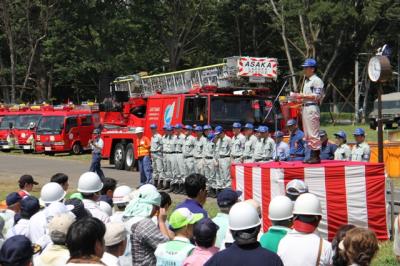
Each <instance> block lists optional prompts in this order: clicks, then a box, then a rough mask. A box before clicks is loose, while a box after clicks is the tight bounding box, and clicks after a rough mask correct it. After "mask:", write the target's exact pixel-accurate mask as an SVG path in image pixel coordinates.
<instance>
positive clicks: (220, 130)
mask: <svg viewBox="0 0 400 266" xmlns="http://www.w3.org/2000/svg"><path fill="white" fill-rule="evenodd" d="M223 131H224V129H223V128H222V127H221V126H216V127H215V134H217V135H218V134H221V133H222V132H223Z"/></svg>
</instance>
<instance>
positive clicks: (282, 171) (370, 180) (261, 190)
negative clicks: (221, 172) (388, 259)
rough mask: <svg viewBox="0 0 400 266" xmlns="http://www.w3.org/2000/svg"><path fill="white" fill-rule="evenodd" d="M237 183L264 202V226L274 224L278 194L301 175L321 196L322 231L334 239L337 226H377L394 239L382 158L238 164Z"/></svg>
mask: <svg viewBox="0 0 400 266" xmlns="http://www.w3.org/2000/svg"><path fill="white" fill-rule="evenodd" d="M231 172H232V187H233V189H237V190H241V191H243V196H244V199H250V198H253V199H255V200H257V201H258V202H260V203H261V205H262V213H263V229H264V231H266V230H267V229H268V227H269V226H270V225H271V222H270V221H269V219H268V206H269V202H270V201H271V199H272V198H274V197H275V196H278V195H284V194H285V187H286V184H287V183H288V182H289V181H291V180H293V179H301V180H304V182H305V183H306V184H307V185H308V188H309V192H311V193H313V194H315V195H316V196H318V198H319V199H320V201H321V206H322V212H323V217H322V221H321V223H320V225H319V232H320V233H321V236H322V237H324V238H325V239H329V240H332V238H333V237H334V235H335V233H336V231H337V229H338V228H339V227H340V226H341V225H344V224H354V225H356V226H360V227H365V228H369V229H371V230H373V231H374V232H375V233H376V235H377V237H378V239H380V240H387V239H388V228H387V223H386V222H387V219H386V200H385V199H386V191H385V174H384V165H383V164H378V163H362V162H341V161H323V162H322V163H321V164H317V165H306V164H303V163H302V162H269V163H262V164H233V165H232V168H231Z"/></svg>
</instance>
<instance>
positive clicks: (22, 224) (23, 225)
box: [6, 219, 29, 239]
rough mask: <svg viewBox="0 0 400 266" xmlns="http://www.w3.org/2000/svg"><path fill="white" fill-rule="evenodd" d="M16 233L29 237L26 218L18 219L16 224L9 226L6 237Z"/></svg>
mask: <svg viewBox="0 0 400 266" xmlns="http://www.w3.org/2000/svg"><path fill="white" fill-rule="evenodd" d="M16 235H23V236H26V237H29V220H28V219H20V220H19V221H18V223H17V224H16V225H14V226H13V227H11V229H10V230H8V232H7V236H6V238H7V239H8V238H10V237H13V236H16Z"/></svg>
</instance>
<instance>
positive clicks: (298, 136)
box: [286, 119, 305, 161]
mask: <svg viewBox="0 0 400 266" xmlns="http://www.w3.org/2000/svg"><path fill="white" fill-rule="evenodd" d="M286 126H287V128H288V129H289V132H290V139H289V151H290V161H303V160H304V156H305V147H304V144H305V143H304V140H303V137H304V133H303V131H301V130H300V129H299V128H298V127H297V122H296V120H294V119H289V120H288V121H287V123H286Z"/></svg>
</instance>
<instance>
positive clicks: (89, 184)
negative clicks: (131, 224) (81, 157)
mask: <svg viewBox="0 0 400 266" xmlns="http://www.w3.org/2000/svg"><path fill="white" fill-rule="evenodd" d="M102 188H103V182H101V180H100V177H99V176H98V175H97V174H96V173H94V172H86V173H83V174H82V175H81V176H80V177H79V181H78V192H80V193H81V194H82V197H83V200H82V202H83V205H84V206H85V209H87V210H88V211H89V212H90V213H91V214H92V216H93V217H95V218H98V219H99V220H100V221H102V222H103V223H108V222H109V221H110V217H109V216H108V215H107V214H106V213H105V212H104V211H103V210H102V209H101V208H100V206H99V204H98V202H97V199H98V197H99V194H100V191H101V189H102Z"/></svg>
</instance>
